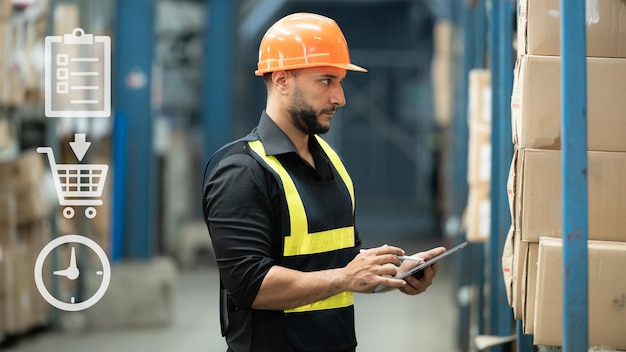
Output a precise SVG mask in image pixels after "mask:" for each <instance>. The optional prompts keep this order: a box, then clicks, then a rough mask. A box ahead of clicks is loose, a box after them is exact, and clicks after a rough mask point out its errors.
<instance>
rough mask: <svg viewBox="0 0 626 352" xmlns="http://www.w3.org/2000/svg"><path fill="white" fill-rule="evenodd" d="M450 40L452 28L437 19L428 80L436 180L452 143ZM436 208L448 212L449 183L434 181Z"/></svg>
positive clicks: (442, 174) (443, 174) (442, 177)
mask: <svg viewBox="0 0 626 352" xmlns="http://www.w3.org/2000/svg"><path fill="white" fill-rule="evenodd" d="M452 40H453V25H452V22H450V21H449V20H446V19H439V20H437V22H435V24H434V26H433V44H434V47H433V57H432V61H431V78H432V88H433V111H434V114H435V123H436V127H437V132H438V134H439V136H438V139H439V142H438V147H439V148H440V149H439V150H438V151H437V152H438V157H437V178H438V179H439V180H445V178H446V177H447V174H446V169H447V165H448V164H449V163H450V161H449V160H450V159H451V158H452V156H451V148H450V147H449V146H450V145H451V144H452V143H451V141H450V139H451V138H452V127H451V121H452V115H453V99H452V94H453V92H454V89H453V83H452V82H453V79H452V67H453V58H452ZM437 188H438V189H437V199H436V207H437V213H438V214H444V213H447V212H448V211H449V209H448V208H449V207H450V206H451V205H450V204H448V202H447V200H448V199H449V195H450V194H451V193H452V190H451V189H450V186H449V182H445V181H442V182H437Z"/></svg>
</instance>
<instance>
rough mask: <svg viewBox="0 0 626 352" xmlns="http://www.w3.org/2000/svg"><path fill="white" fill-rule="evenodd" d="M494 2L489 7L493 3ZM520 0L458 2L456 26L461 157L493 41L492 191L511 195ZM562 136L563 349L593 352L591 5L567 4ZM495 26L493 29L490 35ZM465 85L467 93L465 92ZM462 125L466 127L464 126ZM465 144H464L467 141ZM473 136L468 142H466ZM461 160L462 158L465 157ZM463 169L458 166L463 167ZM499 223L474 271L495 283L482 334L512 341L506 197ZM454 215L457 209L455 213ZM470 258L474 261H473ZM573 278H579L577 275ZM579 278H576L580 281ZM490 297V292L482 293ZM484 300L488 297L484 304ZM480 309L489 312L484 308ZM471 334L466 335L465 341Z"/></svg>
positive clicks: (459, 180) (500, 197) (499, 196)
mask: <svg viewBox="0 0 626 352" xmlns="http://www.w3.org/2000/svg"><path fill="white" fill-rule="evenodd" d="M485 1H487V0H485ZM516 3H517V2H514V0H492V1H491V2H490V4H491V6H485V2H484V1H463V0H459V1H456V2H454V6H455V13H456V14H457V16H456V19H457V20H456V25H457V27H458V28H460V29H461V30H462V34H463V44H464V52H463V54H462V56H463V57H462V60H457V62H456V66H457V70H459V72H461V74H460V75H457V76H456V77H457V80H459V81H458V82H457V83H456V90H455V93H456V94H457V97H458V100H457V104H458V105H457V107H456V108H455V124H454V133H455V135H456V137H455V139H454V140H455V141H457V143H456V144H455V145H454V147H453V150H454V154H457V153H461V154H462V149H458V145H459V144H460V143H466V142H467V139H466V135H467V130H466V128H467V127H466V125H465V124H464V123H465V120H464V119H465V111H466V109H467V99H466V94H467V89H466V87H465V85H467V74H468V73H469V70H470V69H472V68H480V67H484V66H483V64H484V62H481V60H480V57H481V53H482V52H484V47H483V46H481V43H483V42H488V43H489V48H488V50H487V51H488V55H489V62H490V63H491V65H490V69H491V74H492V92H493V99H492V111H493V119H492V121H493V125H492V189H496V190H498V189H500V190H504V189H505V188H506V179H507V171H508V167H509V165H510V162H511V159H512V155H513V145H512V143H511V140H510V136H511V111H510V103H511V93H512V86H513V50H512V42H513V36H512V24H513V23H514V22H513V21H514V16H515V8H513V6H514V4H516ZM560 6H561V9H562V11H561V53H563V55H562V68H561V72H562V75H561V87H562V90H561V92H562V95H561V106H562V109H561V111H562V116H561V126H562V127H561V130H562V147H561V148H562V153H563V158H562V175H563V233H564V235H563V237H564V242H563V268H564V270H563V273H564V274H563V283H564V285H563V348H564V351H565V352H579V351H581V352H582V351H586V350H587V347H586V346H588V331H587V330H588V328H587V327H588V308H587V302H588V293H587V287H588V273H587V265H588V255H587V237H588V236H587V218H588V216H587V173H586V170H587V152H586V145H587V143H586V126H587V124H586V122H587V120H586V119H587V117H586V112H587V101H586V58H585V57H586V38H585V37H586V34H585V25H584V24H585V2H584V1H583V0H578V1H576V2H572V1H566V0H561V1H560ZM486 24H488V29H485V27H486ZM459 86H460V87H459ZM459 119H462V120H463V121H458V120H459ZM459 137H460V138H459ZM463 137H465V138H463ZM457 158H458V157H457ZM457 162H458V164H457ZM455 164H456V166H455V167H453V168H454V171H455V172H454V177H453V180H452V181H453V189H454V190H455V193H457V196H458V197H460V196H462V195H464V194H466V192H465V193H464V192H463V191H464V190H465V191H466V188H464V187H465V186H464V185H463V183H464V182H466V181H465V174H464V173H463V172H462V170H461V169H462V168H463V167H464V166H466V165H467V162H466V161H463V160H456V159H455ZM491 204H492V206H491V209H492V213H491V215H492V224H491V234H492V236H491V238H490V241H489V243H488V244H487V246H488V247H487V248H486V249H487V250H486V251H485V252H486V253H488V257H487V258H485V259H486V261H483V260H482V259H481V258H478V257H477V256H476V254H477V253H482V247H480V248H479V247H476V249H475V252H473V255H472V256H471V258H470V259H471V261H472V266H474V267H475V266H481V265H486V268H487V274H488V277H487V280H488V284H489V292H490V294H489V297H488V300H489V302H488V308H489V316H488V322H487V325H488V328H489V329H488V330H489V331H485V330H486V327H485V323H484V322H483V321H482V319H479V326H478V330H479V331H478V333H479V334H483V333H489V334H492V335H500V336H506V335H510V334H512V333H514V331H512V330H513V326H514V324H513V319H512V315H511V311H510V308H509V307H508V305H507V303H506V298H505V293H504V284H503V282H502V275H501V256H502V249H503V245H504V239H505V236H506V232H507V229H508V227H509V225H510V218H509V214H508V204H507V199H506V193H505V192H491ZM453 213H454V209H453ZM466 259H467V258H466ZM567 273H576V274H575V275H573V274H570V275H567ZM473 274H474V275H476V277H473V278H472V279H471V281H472V282H473V283H474V284H476V285H478V286H479V287H481V288H482V285H483V283H484V280H485V278H484V276H483V275H482V274H480V273H479V274H477V273H476V271H474V272H473ZM573 278H576V279H575V280H573ZM480 294H481V296H482V290H480ZM481 298H482V297H481ZM478 306H479V307H478V309H479V311H480V312H481V313H482V310H483V308H484V307H483V302H482V299H479V303H478ZM461 318H462V321H461V323H460V325H461V327H462V329H463V328H466V327H467V328H469V326H467V325H468V324H467V322H466V321H465V319H466V317H465V316H464V315H461ZM516 332H517V337H518V338H517V350H518V351H520V352H531V351H533V350H534V347H533V342H532V336H531V335H524V334H523V330H522V326H521V322H520V321H518V322H517V329H516ZM461 335H463V334H461ZM511 347H512V346H506V345H504V346H497V347H492V348H491V349H490V351H505V350H509V349H510V348H511Z"/></svg>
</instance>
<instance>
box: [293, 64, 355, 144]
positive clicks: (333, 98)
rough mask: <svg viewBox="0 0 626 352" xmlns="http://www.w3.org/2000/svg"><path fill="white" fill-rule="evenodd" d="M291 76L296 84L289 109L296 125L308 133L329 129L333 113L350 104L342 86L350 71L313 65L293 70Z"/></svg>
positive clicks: (320, 132) (322, 131)
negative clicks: (347, 103)
mask: <svg viewBox="0 0 626 352" xmlns="http://www.w3.org/2000/svg"><path fill="white" fill-rule="evenodd" d="M291 75H292V76H293V79H294V87H293V90H292V101H291V106H290V107H289V109H288V111H289V114H290V115H291V119H292V121H293V124H294V126H296V128H298V129H299V130H300V131H302V132H303V133H306V134H308V135H313V134H322V133H326V132H328V130H329V129H330V120H331V119H332V117H333V114H334V113H335V112H336V111H337V109H338V108H339V107H341V106H344V105H345V104H346V99H345V97H344V95H343V88H342V87H341V81H342V80H343V78H344V77H345V76H346V71H345V70H344V69H340V68H335V67H313V68H305V69H299V70H296V71H291Z"/></svg>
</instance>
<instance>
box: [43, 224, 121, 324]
mask: <svg viewBox="0 0 626 352" xmlns="http://www.w3.org/2000/svg"><path fill="white" fill-rule="evenodd" d="M65 243H79V244H83V245H85V246H87V247H89V248H90V249H91V250H93V251H94V252H95V253H96V254H97V255H98V258H99V259H100V263H101V264H102V270H101V271H100V270H99V271H96V272H94V274H95V275H98V276H101V277H102V281H101V283H100V287H98V290H97V291H96V293H95V294H94V295H93V296H91V297H90V298H88V299H87V300H84V301H82V302H78V303H75V302H76V301H75V297H72V298H71V299H70V303H67V302H63V301H60V300H59V299H57V298H56V297H54V296H53V295H52V294H51V293H50V292H49V291H48V289H47V288H46V285H45V283H44V282H43V264H44V261H45V260H46V257H47V256H48V254H50V252H52V250H54V249H55V248H56V247H58V246H60V245H62V244H65ZM69 263H70V264H69V267H68V268H67V269H64V270H55V271H54V272H53V275H57V276H65V277H67V278H68V279H70V280H75V279H77V278H78V276H79V275H80V271H79V269H78V267H77V266H76V254H75V251H74V247H72V254H71V257H70V259H69ZM83 274H84V273H83ZM110 283H111V263H109V258H107V255H106V253H105V252H104V250H103V249H102V248H101V247H100V246H99V245H98V244H97V243H96V242H94V241H93V240H91V239H89V238H87V237H85V236H81V235H65V236H61V237H58V238H55V239H54V240H52V241H50V243H48V244H47V245H46V246H45V247H43V249H42V250H41V252H39V255H38V256H37V261H36V262H35V285H36V286H37V290H39V293H40V294H41V296H42V297H43V298H44V299H45V300H46V301H47V302H48V303H50V304H51V305H53V306H55V307H57V308H59V309H61V310H65V311H68V312H76V311H79V310H84V309H87V308H89V307H91V306H93V305H94V304H96V303H98V301H100V299H101V298H102V297H103V296H104V294H105V293H106V291H107V289H108V288H109V284H110Z"/></svg>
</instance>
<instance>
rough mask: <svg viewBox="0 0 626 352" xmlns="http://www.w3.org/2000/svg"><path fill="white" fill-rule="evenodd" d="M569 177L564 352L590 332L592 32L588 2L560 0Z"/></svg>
mask: <svg viewBox="0 0 626 352" xmlns="http://www.w3.org/2000/svg"><path fill="white" fill-rule="evenodd" d="M560 7H561V48H560V49H561V150H562V159H561V160H562V161H561V167H562V178H563V350H564V351H565V352H584V351H587V346H589V336H588V324H589V319H588V318H589V317H588V251H587V238H588V234H587V231H588V226H587V225H588V224H587V221H588V211H587V59H586V55H587V34H586V26H585V1H584V0H576V1H572V0H560Z"/></svg>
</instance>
